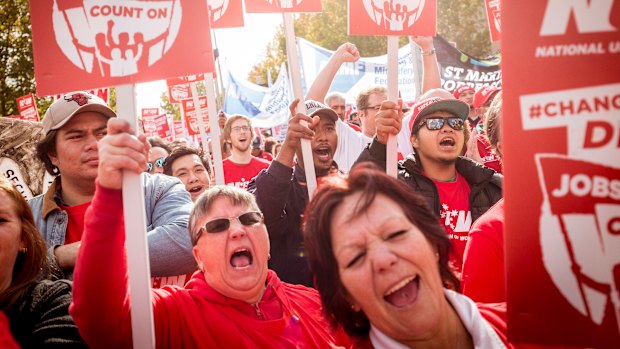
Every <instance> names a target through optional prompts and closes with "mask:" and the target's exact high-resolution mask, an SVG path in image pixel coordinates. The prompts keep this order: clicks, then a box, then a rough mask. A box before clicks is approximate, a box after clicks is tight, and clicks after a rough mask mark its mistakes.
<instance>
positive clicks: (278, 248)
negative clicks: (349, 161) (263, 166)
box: [249, 100, 338, 286]
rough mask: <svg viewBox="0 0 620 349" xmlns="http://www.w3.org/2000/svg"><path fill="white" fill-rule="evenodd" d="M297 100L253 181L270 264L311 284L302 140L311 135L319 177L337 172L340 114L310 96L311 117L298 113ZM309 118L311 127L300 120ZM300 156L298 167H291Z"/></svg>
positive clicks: (285, 277)
mask: <svg viewBox="0 0 620 349" xmlns="http://www.w3.org/2000/svg"><path fill="white" fill-rule="evenodd" d="M298 103H299V100H295V101H293V102H292V103H291V105H290V107H289V109H290V110H291V114H292V115H293V117H292V118H291V119H290V120H289V123H288V130H287V132H286V138H285V139H284V143H283V144H282V149H281V150H280V151H279V152H278V155H277V156H276V158H275V160H274V161H273V162H272V163H271V165H270V166H269V168H268V169H267V170H265V171H261V173H259V174H258V176H256V178H254V180H253V181H252V183H250V187H249V190H250V192H252V193H254V195H256V201H257V202H258V206H259V207H260V209H261V211H262V212H263V214H264V216H265V224H266V225H267V230H268V231H269V241H270V243H271V260H270V261H269V268H270V269H273V270H274V271H275V272H276V273H277V274H278V276H280V279H282V280H283V281H286V282H288V283H292V284H302V285H306V286H312V285H313V283H312V276H311V274H310V271H309V270H308V264H307V261H306V256H305V252H304V245H303V236H302V233H301V227H300V224H301V219H302V215H303V212H304V210H305V208H306V205H307V204H308V187H307V185H306V176H305V170H304V166H306V164H304V161H303V157H302V155H301V139H309V140H310V144H311V148H312V159H313V164H308V166H314V170H315V173H316V177H317V179H319V178H320V177H323V176H326V175H328V174H329V173H330V172H331V171H337V167H336V164H335V163H334V161H333V157H334V152H335V151H336V146H337V144H338V136H337V135H336V121H337V120H338V114H336V112H334V111H333V110H332V109H330V108H329V107H327V106H326V105H324V104H322V103H320V102H316V101H312V100H306V101H305V105H306V110H307V115H304V114H301V113H297V114H296V112H295V110H296V107H297V104H298ZM301 121H307V122H308V126H303V125H302V124H301V123H300V122H301ZM295 155H297V159H296V162H295V164H294V166H291V164H292V163H293V161H294V159H295Z"/></svg>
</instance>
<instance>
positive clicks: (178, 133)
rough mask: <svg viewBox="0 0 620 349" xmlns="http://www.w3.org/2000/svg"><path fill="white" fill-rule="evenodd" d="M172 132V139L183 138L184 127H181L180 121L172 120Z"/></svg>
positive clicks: (181, 122)
mask: <svg viewBox="0 0 620 349" xmlns="http://www.w3.org/2000/svg"><path fill="white" fill-rule="evenodd" d="M172 128H173V130H174V132H173V134H174V139H182V138H185V131H184V127H183V121H181V120H174V123H173V126H172Z"/></svg>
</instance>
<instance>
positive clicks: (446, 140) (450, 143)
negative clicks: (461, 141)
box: [439, 138, 456, 147]
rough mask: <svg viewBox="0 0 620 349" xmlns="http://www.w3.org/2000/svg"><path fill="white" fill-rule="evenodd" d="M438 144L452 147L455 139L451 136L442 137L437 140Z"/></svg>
mask: <svg viewBox="0 0 620 349" xmlns="http://www.w3.org/2000/svg"><path fill="white" fill-rule="evenodd" d="M439 145H440V146H442V147H454V146H455V145H456V141H455V140H454V139H453V138H444V139H442V140H441V141H440V142H439Z"/></svg>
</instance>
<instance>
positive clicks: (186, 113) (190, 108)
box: [181, 96, 211, 136]
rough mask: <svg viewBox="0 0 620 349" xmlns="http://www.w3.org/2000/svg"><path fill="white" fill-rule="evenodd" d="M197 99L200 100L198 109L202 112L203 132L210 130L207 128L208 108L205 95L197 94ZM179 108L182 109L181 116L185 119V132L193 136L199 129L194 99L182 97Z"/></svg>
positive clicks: (197, 133)
mask: <svg viewBox="0 0 620 349" xmlns="http://www.w3.org/2000/svg"><path fill="white" fill-rule="evenodd" d="M198 100H199V101H200V111H201V112H202V120H203V121H204V125H205V132H206V133H209V132H211V129H210V128H209V110H208V109H207V96H199V97H198ZM181 108H182V110H183V118H184V119H185V127H186V128H187V133H188V134H189V135H190V136H195V135H199V134H200V129H199V128H198V118H197V117H196V107H195V106H194V100H193V99H192V98H188V99H184V100H182V101H181Z"/></svg>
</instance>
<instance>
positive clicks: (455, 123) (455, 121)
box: [420, 116, 464, 131]
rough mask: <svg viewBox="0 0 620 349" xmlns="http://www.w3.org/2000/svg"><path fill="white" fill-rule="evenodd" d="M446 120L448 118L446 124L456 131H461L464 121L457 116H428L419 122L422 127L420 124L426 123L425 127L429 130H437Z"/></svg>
mask: <svg viewBox="0 0 620 349" xmlns="http://www.w3.org/2000/svg"><path fill="white" fill-rule="evenodd" d="M446 120H448V125H450V127H452V129H454V130H457V131H461V130H462V129H463V126H464V121H463V119H461V118H459V117H457V116H451V117H448V118H428V119H424V121H422V122H421V123H420V127H422V125H423V124H424V125H426V128H428V129H429V130H431V131H437V130H441V128H442V127H443V125H444V124H445V123H446Z"/></svg>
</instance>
